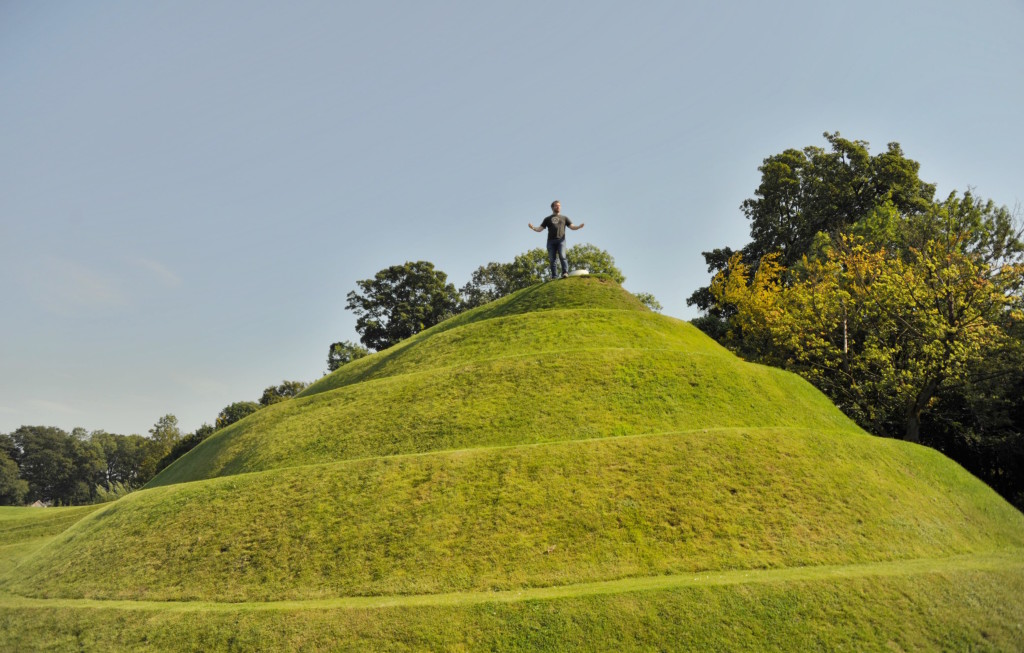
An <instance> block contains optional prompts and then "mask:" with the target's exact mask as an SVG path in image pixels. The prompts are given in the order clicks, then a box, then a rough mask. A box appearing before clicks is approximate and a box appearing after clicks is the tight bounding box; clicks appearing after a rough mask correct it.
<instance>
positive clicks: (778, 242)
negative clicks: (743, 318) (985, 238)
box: [687, 132, 935, 318]
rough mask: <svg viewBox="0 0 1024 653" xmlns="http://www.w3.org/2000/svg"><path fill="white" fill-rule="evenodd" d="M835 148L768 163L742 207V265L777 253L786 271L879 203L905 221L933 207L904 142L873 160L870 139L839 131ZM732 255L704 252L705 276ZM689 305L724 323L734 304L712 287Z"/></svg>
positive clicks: (833, 137) (929, 188)
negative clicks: (822, 238)
mask: <svg viewBox="0 0 1024 653" xmlns="http://www.w3.org/2000/svg"><path fill="white" fill-rule="evenodd" d="M824 137H825V140H827V141H828V143H829V145H830V148H829V149H827V150H826V149H824V148H820V147H815V146H809V147H805V148H804V149H803V150H796V149H788V150H786V151H784V152H782V153H780V154H775V155H773V156H770V157H768V158H766V159H765V160H764V162H763V163H762V165H761V167H760V168H759V170H760V172H761V184H760V186H758V188H757V190H756V191H755V196H754V197H753V198H750V199H747V200H745V201H744V202H743V204H742V205H741V207H740V208H741V210H742V211H743V214H744V215H745V216H746V217H747V219H748V220H749V221H750V237H751V240H750V242H749V243H748V244H747V245H746V246H744V247H743V249H742V250H741V253H742V255H743V260H744V261H746V262H747V263H748V265H751V266H753V267H754V269H756V267H757V264H758V262H759V261H760V260H761V259H762V258H763V257H764V256H766V255H768V254H774V255H775V256H776V257H777V260H778V262H779V263H781V264H782V265H783V266H786V267H788V266H790V265H793V264H795V263H797V262H798V261H799V260H800V259H801V257H802V256H803V255H804V254H807V253H808V252H809V251H810V249H811V246H812V245H813V243H814V241H815V238H816V237H817V235H818V234H819V233H824V234H827V235H828V236H829V237H830V238H832V239H837V238H838V237H839V235H840V234H841V233H844V232H846V231H848V230H849V228H850V227H851V226H852V225H854V224H855V223H857V222H859V221H861V220H863V219H864V218H866V217H867V216H869V215H871V214H872V213H873V212H875V211H876V210H877V209H878V208H879V207H881V206H889V207H892V208H893V209H894V210H895V211H896V212H897V213H898V214H899V215H900V216H902V217H903V218H909V217H911V216H914V215H919V214H922V213H925V212H927V211H928V210H929V208H930V206H931V204H932V201H933V198H934V194H935V187H934V185H932V184H927V183H925V182H923V181H921V179H920V178H919V177H918V171H919V170H920V164H919V163H917V162H916V161H913V160H911V159H908V158H906V157H905V156H904V154H903V150H902V148H901V147H900V145H899V143H889V146H888V149H887V150H886V151H885V152H882V153H880V154H876V155H874V156H872V155H871V154H870V153H869V152H868V143H866V142H865V141H851V140H847V139H845V138H842V137H840V135H839V133H838V132H836V133H834V134H830V133H828V132H826V133H825V134H824ZM734 253H735V252H734V251H733V250H731V249H730V248H727V247H726V248H720V249H715V250H712V251H710V252H704V260H705V262H706V263H707V265H708V272H710V273H711V274H713V275H714V274H718V273H719V272H721V271H723V270H725V269H726V264H727V263H728V261H729V260H730V259H731V258H732V256H733V254H734ZM687 304H689V305H691V306H693V305H696V306H697V307H698V308H700V309H701V310H703V311H705V312H707V314H708V315H711V316H714V317H718V318H727V317H728V315H729V314H730V307H729V306H728V305H725V306H723V305H722V304H720V303H718V302H716V301H715V298H714V297H712V296H711V293H710V292H709V288H708V287H704V288H699V289H697V290H696V291H695V292H694V293H693V294H692V295H691V296H690V298H689V299H687Z"/></svg>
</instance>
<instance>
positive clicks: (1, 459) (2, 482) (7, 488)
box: [0, 451, 28, 506]
mask: <svg viewBox="0 0 1024 653" xmlns="http://www.w3.org/2000/svg"><path fill="white" fill-rule="evenodd" d="M27 496H28V481H26V480H24V479H23V478H21V474H20V472H19V470H18V463H16V462H14V460H12V459H11V457H10V456H9V455H7V452H6V451H0V505H4V506H20V505H23V504H24V503H25V497H27Z"/></svg>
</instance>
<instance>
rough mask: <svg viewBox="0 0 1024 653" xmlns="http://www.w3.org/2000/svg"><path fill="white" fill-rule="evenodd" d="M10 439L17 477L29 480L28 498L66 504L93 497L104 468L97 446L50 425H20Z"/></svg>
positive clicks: (81, 501) (83, 501) (84, 500)
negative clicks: (13, 446) (16, 465)
mask: <svg viewBox="0 0 1024 653" xmlns="http://www.w3.org/2000/svg"><path fill="white" fill-rule="evenodd" d="M11 439H12V440H13V442H14V445H15V448H16V451H17V455H16V457H15V462H16V463H17V464H18V469H19V473H20V476H21V478H22V479H24V480H25V481H26V482H27V483H28V496H27V500H29V501H35V500H42V501H52V502H54V503H58V504H65V505H71V504H81V503H88V502H89V501H90V500H92V498H93V496H94V492H95V487H96V485H97V484H98V483H99V482H100V481H101V479H102V475H103V471H104V467H105V465H104V462H103V452H102V450H101V449H100V448H99V447H98V446H95V445H94V444H93V443H91V442H88V441H82V440H80V439H79V438H76V437H74V436H72V435H70V434H69V433H67V432H65V431H63V430H62V429H59V428H56V427H52V426H22V427H20V428H18V429H17V430H16V431H14V433H12V434H11Z"/></svg>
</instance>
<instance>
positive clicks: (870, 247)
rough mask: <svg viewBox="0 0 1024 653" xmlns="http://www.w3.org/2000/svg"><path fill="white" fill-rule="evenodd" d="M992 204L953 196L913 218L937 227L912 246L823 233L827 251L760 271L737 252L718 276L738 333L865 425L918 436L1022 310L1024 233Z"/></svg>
mask: <svg viewBox="0 0 1024 653" xmlns="http://www.w3.org/2000/svg"><path fill="white" fill-rule="evenodd" d="M986 206H988V205H983V204H981V203H979V202H977V201H976V200H974V199H973V198H971V197H970V196H969V195H967V196H965V197H964V199H962V200H961V199H959V198H957V197H956V196H955V195H951V196H950V197H949V198H948V199H947V201H946V202H945V203H943V204H942V205H936V206H934V207H932V209H931V210H930V211H929V212H928V213H927V215H926V216H924V217H923V218H922V220H920V221H917V223H916V224H915V223H914V222H913V221H911V222H908V223H907V229H906V233H907V234H910V235H911V236H910V237H916V236H915V234H918V235H919V234H920V233H922V232H921V230H920V227H921V225H923V224H930V225H931V227H930V229H931V235H930V237H928V238H927V240H924V241H923V242H921V243H920V248H918V247H914V246H909V247H908V249H907V250H906V251H900V250H896V251H892V250H888V249H886V248H885V247H882V248H879V247H877V246H875V245H874V244H873V243H871V242H869V241H866V240H865V239H864V238H863V237H858V236H845V237H842V238H840V240H839V241H838V242H837V243H835V244H834V245H833V244H831V240H830V239H829V238H827V237H826V236H824V235H823V237H822V241H823V242H824V243H825V245H824V246H823V250H822V252H821V254H820V255H819V256H816V257H814V258H809V257H808V256H806V255H805V256H804V257H803V258H802V260H801V261H800V263H799V265H795V266H793V267H792V268H790V269H787V268H785V267H784V266H782V265H781V264H780V263H779V262H778V259H779V258H781V257H780V256H779V255H776V254H770V255H767V256H765V257H764V258H762V259H761V261H760V265H759V267H758V268H757V270H756V271H753V272H752V271H751V269H750V268H749V267H748V266H747V265H746V264H745V263H744V261H743V258H742V255H739V254H737V255H734V257H733V259H732V261H731V262H730V264H729V266H728V268H727V270H724V271H722V272H721V273H719V274H718V275H717V276H716V277H715V279H714V281H713V282H712V285H711V292H712V294H713V295H714V296H715V298H716V300H717V301H719V302H721V303H726V302H727V303H729V304H730V305H731V306H733V307H735V314H734V316H733V317H732V319H731V321H730V324H731V326H732V329H731V332H730V339H731V341H732V343H733V344H734V345H735V346H737V347H738V348H740V349H742V350H743V351H744V352H745V353H747V354H748V355H751V356H752V357H754V358H757V359H758V360H761V361H764V362H769V363H772V364H776V365H779V366H782V367H787V368H789V369H793V370H795V371H797V372H799V373H800V374H802V375H803V376H805V377H807V378H808V379H809V380H811V381H812V382H813V383H815V384H816V385H817V386H818V387H820V388H821V389H822V390H824V391H825V392H826V394H828V395H829V396H831V397H832V398H833V399H834V400H836V401H837V403H838V404H839V405H840V407H841V408H843V409H844V411H845V412H847V414H849V415H851V416H852V417H854V418H855V419H856V420H857V421H858V422H859V423H860V424H861V425H862V426H864V427H865V428H867V429H869V430H871V431H873V432H875V433H887V434H890V435H895V434H896V433H901V434H902V437H904V438H905V439H907V440H910V441H913V442H918V441H920V439H921V432H920V427H921V418H922V413H923V412H924V411H925V410H926V409H927V408H928V407H929V406H930V405H931V404H932V401H933V399H935V397H936V396H937V395H938V393H939V391H940V389H941V388H942V387H943V386H946V385H959V384H963V383H966V382H967V381H968V380H969V370H970V369H971V367H972V366H977V365H979V364H980V363H981V361H983V360H984V359H985V358H986V356H987V355H989V354H990V353H991V352H995V351H997V350H999V349H1000V348H1001V347H1004V346H1005V345H1006V342H1007V333H1006V332H1005V330H1004V325H1005V323H1006V322H1007V320H1016V319H1018V317H1017V316H1018V314H1019V310H1018V309H1016V308H1015V306H1014V298H1015V297H1019V294H1020V290H1021V288H1022V287H1024V265H1022V264H1021V262H1020V252H1021V249H1022V248H1021V243H1020V242H1019V234H1017V235H1014V234H1013V233H1012V231H1007V230H1005V229H1003V228H1002V226H1004V224H1003V218H1004V217H1005V216H1004V215H1003V214H1002V212H1000V211H994V212H993V211H990V210H987V209H986ZM908 242H909V241H908ZM993 264H995V265H996V267H993Z"/></svg>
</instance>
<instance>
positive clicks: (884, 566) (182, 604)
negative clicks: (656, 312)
mask: <svg viewBox="0 0 1024 653" xmlns="http://www.w3.org/2000/svg"><path fill="white" fill-rule="evenodd" d="M1003 569H1024V547H1022V548H1016V547H1007V548H1004V549H999V550H995V551H989V552H985V553H981V554H968V555H953V556H943V557H927V558H911V559H906V560H892V561H883V562H868V563H856V564H846V565H811V566H799V567H786V568H782V569H730V570H723V571H701V572H690V573H681V574H659V575H654V576H631V577H627V578H617V579H614V580H605V581H596V582H587V583H573V584H566V585H554V586H546V587H530V588H524V589H515V590H497V591H471V592H443V593H427V594H393V595H373V596H341V597H334V598H318V599H300V600H295V599H288V600H281V601H173V600H172V601H159V600H122V599H67V598H58V599H40V598H34V597H27V596H20V595H18V594H14V593H10V592H0V609H2V608H6V607H49V606H57V607H61V608H119V609H128V610H222V611H223V610H229V611H230V610H291V609H296V608H304V609H310V608H311V609H335V608H390V607H396V606H425V605H469V604H478V603H510V602H516V601H534V600H551V599H559V598H566V597H579V596H591V595H600V594H617V593H626V592H644V591H659V590H665V589H673V588H678V587H696V586H705V587H706V586H724V585H747V584H765V583H785V582H794V581H808V580H825V579H836V578H856V577H868V576H910V575H915V574H928V573H934V572H940V571H964V570H981V571H991V570H1003Z"/></svg>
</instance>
